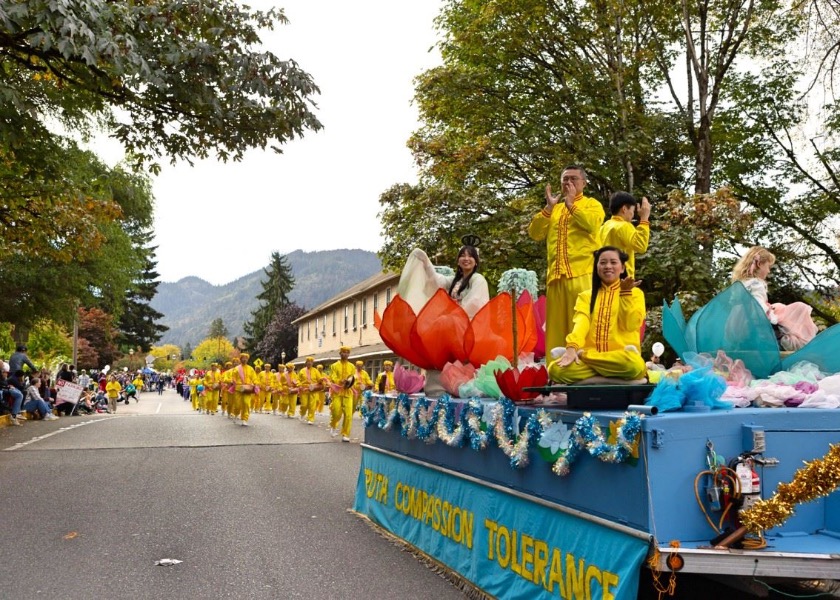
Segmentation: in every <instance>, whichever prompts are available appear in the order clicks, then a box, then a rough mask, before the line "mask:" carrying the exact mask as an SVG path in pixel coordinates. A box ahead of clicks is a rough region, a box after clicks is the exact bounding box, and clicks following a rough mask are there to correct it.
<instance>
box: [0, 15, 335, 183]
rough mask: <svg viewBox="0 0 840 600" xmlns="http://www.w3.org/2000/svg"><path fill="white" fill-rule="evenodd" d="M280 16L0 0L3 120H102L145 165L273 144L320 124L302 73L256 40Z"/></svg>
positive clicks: (78, 123) (226, 155) (85, 123)
mask: <svg viewBox="0 0 840 600" xmlns="http://www.w3.org/2000/svg"><path fill="white" fill-rule="evenodd" d="M285 22H286V17H285V16H284V14H283V12H282V11H281V10H279V9H272V10H269V11H267V12H262V11H251V10H250V9H249V8H247V7H245V6H242V5H240V4H238V3H236V2H233V1H230V0H221V1H214V2H181V1H174V0H170V1H165V2H106V1H104V0H86V1H84V2H62V3H55V2H49V1H44V0H40V1H39V0H36V1H31V2H16V3H3V4H2V5H0V60H2V63H0V64H2V69H3V75H4V83H3V84H2V85H0V100H2V104H3V106H5V107H6V108H5V109H4V111H8V110H10V108H9V107H11V115H4V116H6V117H9V116H11V117H12V119H13V120H16V121H18V122H19V123H27V122H29V125H30V126H31V125H32V123H31V118H30V116H31V115H33V114H34V115H38V116H39V118H43V117H44V116H49V117H50V118H54V119H58V120H59V121H60V122H61V123H62V124H63V125H64V126H65V127H68V128H73V129H75V130H77V131H80V132H82V133H90V131H91V130H92V129H93V127H94V126H104V127H105V128H106V129H107V130H108V131H109V132H110V133H111V134H112V135H113V136H114V137H116V139H118V140H119V141H120V142H121V143H122V144H123V145H124V146H125V148H126V150H127V151H128V152H129V154H130V155H131V156H132V157H133V158H134V159H135V160H136V161H138V162H139V163H141V164H151V166H152V168H153V169H154V168H157V165H156V164H154V161H155V160H156V159H157V158H158V157H160V156H168V157H169V158H170V159H171V160H172V161H175V160H178V159H183V160H187V161H190V160H191V159H192V158H194V157H197V158H205V157H207V156H209V155H210V154H211V152H212V153H214V154H215V155H216V156H217V157H218V158H220V159H222V160H228V159H233V160H238V159H241V158H242V156H243V153H244V151H245V150H247V149H249V148H265V147H267V146H269V145H270V146H272V147H273V148H274V149H275V150H277V151H279V149H278V145H279V144H282V143H284V142H287V141H289V140H291V139H294V138H295V137H300V136H302V135H303V134H304V132H305V131H306V130H308V129H311V130H318V129H320V128H321V124H320V122H319V121H318V119H317V117H316V116H315V114H314V113H313V110H314V108H315V106H314V103H313V101H312V99H311V98H312V96H313V95H315V94H317V93H318V92H319V90H318V88H317V86H316V85H315V83H314V82H313V80H312V78H311V77H310V76H309V74H307V73H306V72H305V71H303V70H302V69H301V68H300V67H299V66H298V65H297V63H295V61H293V60H281V59H280V58H278V57H277V56H275V55H274V54H272V53H270V52H266V51H264V50H262V49H261V48H260V47H259V46H260V41H261V40H260V36H259V32H260V30H262V29H268V30H270V29H273V28H274V27H275V26H276V25H277V24H283V23H285ZM5 120H6V119H4V121H5ZM7 123H9V121H7Z"/></svg>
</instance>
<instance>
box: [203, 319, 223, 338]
mask: <svg viewBox="0 0 840 600" xmlns="http://www.w3.org/2000/svg"><path fill="white" fill-rule="evenodd" d="M227 334H228V328H227V327H225V322H224V321H223V320H222V318H221V317H217V318H215V319H213V322H212V323H210V331H209V332H208V333H207V337H209V338H220V337H221V338H223V337H227Z"/></svg>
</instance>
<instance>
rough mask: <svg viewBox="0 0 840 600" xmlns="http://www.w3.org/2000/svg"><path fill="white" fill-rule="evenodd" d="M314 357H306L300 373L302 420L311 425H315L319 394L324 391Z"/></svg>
mask: <svg viewBox="0 0 840 600" xmlns="http://www.w3.org/2000/svg"><path fill="white" fill-rule="evenodd" d="M314 363H315V357H314V356H307V357H306V364H305V365H304V366H303V368H302V369H301V370H300V371H298V376H297V378H298V385H299V386H300V419H301V421H305V422H306V423H308V424H309V425H314V424H315V403H316V401H317V393H318V391H319V390H321V389H323V386H322V384H321V374H320V373H319V372H318V369H316V368H315V367H314V366H313V364H314Z"/></svg>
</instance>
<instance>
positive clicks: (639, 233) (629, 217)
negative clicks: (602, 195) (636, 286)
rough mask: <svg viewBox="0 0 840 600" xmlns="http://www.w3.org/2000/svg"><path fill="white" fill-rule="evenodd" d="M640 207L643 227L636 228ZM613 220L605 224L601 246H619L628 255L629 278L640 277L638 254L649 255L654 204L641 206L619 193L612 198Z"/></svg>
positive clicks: (641, 225) (640, 224)
mask: <svg viewBox="0 0 840 600" xmlns="http://www.w3.org/2000/svg"><path fill="white" fill-rule="evenodd" d="M637 206H638V211H639V226H638V227H633V217H634V216H635V214H636V209H637ZM610 213H611V214H612V218H611V219H610V220H609V221H607V222H606V223H604V224H603V225H601V244H603V245H604V246H615V247H616V248H618V249H619V250H621V251H623V252H624V253H625V254H626V255H627V257H628V258H627V264H626V265H625V266H626V267H627V276H628V277H634V276H635V275H636V252H638V253H639V254H644V253H645V252H647V249H648V243H649V242H650V202H648V199H647V198H644V197H643V198H642V201H641V203H640V202H638V201H637V200H636V198H634V197H633V196H632V194H628V193H627V192H616V193H614V194H613V195H612V196H611V197H610Z"/></svg>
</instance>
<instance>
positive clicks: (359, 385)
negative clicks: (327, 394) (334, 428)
mask: <svg viewBox="0 0 840 600" xmlns="http://www.w3.org/2000/svg"><path fill="white" fill-rule="evenodd" d="M353 376H354V377H355V380H354V381H353V412H355V411H357V410H359V407H360V406H361V405H362V392H364V391H366V390H369V389H372V388H373V380H372V379H371V378H370V375H368V372H367V371H365V363H364V361H361V360H357V361H356V372H355V373H354V374H353Z"/></svg>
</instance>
